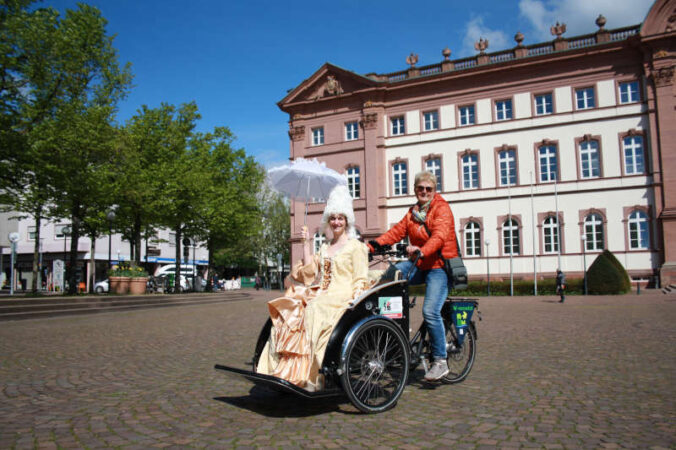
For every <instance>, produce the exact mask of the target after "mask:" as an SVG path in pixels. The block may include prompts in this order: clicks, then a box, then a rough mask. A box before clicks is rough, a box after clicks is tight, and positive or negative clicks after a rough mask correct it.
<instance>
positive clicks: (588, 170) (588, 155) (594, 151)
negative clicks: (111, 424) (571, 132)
mask: <svg viewBox="0 0 676 450" xmlns="http://www.w3.org/2000/svg"><path fill="white" fill-rule="evenodd" d="M579 152H580V177H582V178H584V179H593V178H600V177H601V153H600V150H599V141H597V140H595V139H592V140H589V141H581V142H580V148H579ZM594 172H596V174H595V173H594Z"/></svg>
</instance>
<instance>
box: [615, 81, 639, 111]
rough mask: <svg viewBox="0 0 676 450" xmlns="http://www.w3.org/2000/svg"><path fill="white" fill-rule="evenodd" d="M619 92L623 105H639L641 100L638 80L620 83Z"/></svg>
mask: <svg viewBox="0 0 676 450" xmlns="http://www.w3.org/2000/svg"><path fill="white" fill-rule="evenodd" d="M619 90H620V104H621V105H626V104H628V103H638V101H639V100H640V99H641V96H640V95H639V91H638V90H639V84H638V80H633V81H622V82H620V84H619Z"/></svg>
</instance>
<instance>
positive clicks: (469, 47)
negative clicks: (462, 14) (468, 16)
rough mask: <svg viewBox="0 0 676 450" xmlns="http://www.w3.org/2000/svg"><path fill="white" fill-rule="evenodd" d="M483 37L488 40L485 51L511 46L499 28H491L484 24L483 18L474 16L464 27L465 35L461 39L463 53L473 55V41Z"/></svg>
mask: <svg viewBox="0 0 676 450" xmlns="http://www.w3.org/2000/svg"><path fill="white" fill-rule="evenodd" d="M479 38H484V40H488V45H489V47H488V49H487V50H486V52H488V53H490V52H497V51H500V50H504V49H505V48H507V47H513V45H511V44H509V43H508V40H507V35H506V34H505V33H504V32H503V31H501V30H491V29H490V28H488V27H487V26H486V25H484V19H483V18H482V17H481V16H479V17H475V18H473V19H472V20H470V21H469V22H467V26H466V29H465V37H464V39H463V55H475V54H476V53H477V51H476V50H475V49H474V43H475V42H477V41H478V40H479Z"/></svg>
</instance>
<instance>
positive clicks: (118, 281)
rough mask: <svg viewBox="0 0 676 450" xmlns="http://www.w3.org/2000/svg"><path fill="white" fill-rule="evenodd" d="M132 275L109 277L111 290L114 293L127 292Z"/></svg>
mask: <svg viewBox="0 0 676 450" xmlns="http://www.w3.org/2000/svg"><path fill="white" fill-rule="evenodd" d="M130 281H131V278H130V277H109V278H108V283H109V284H110V286H109V291H110V292H111V293H113V294H126V293H128V292H129V283H130Z"/></svg>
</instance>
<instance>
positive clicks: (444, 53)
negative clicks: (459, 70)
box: [441, 47, 451, 61]
mask: <svg viewBox="0 0 676 450" xmlns="http://www.w3.org/2000/svg"><path fill="white" fill-rule="evenodd" d="M441 54H442V56H443V57H444V61H450V58H451V49H450V48H448V47H446V48H445V49H443V50H442V51H441Z"/></svg>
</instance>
